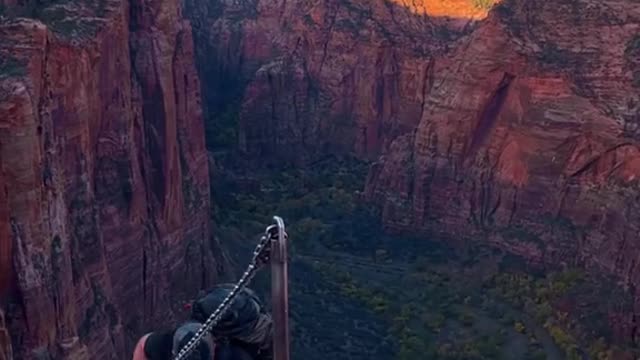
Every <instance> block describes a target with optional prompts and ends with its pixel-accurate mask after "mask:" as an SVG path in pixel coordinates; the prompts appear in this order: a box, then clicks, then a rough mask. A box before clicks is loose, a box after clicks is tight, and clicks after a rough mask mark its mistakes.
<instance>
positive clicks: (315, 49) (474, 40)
mask: <svg viewBox="0 0 640 360" xmlns="http://www.w3.org/2000/svg"><path fill="white" fill-rule="evenodd" d="M474 3H478V4H480V3H488V2H482V1H477V2H475V1H467V2H464V1H450V2H446V3H445V2H443V1H437V0H434V1H399V0H397V1H383V0H380V1H366V2H365V1H359V0H325V1H313V2H311V1H309V2H308V1H304V0H289V1H284V0H283V1H278V0H254V1H240V2H238V1H210V2H206V3H204V2H200V1H195V0H188V1H187V12H188V14H189V16H190V17H191V19H192V22H193V25H194V30H195V40H196V43H197V44H198V46H197V48H198V51H201V52H199V53H198V55H197V58H198V66H199V70H200V74H201V79H202V81H203V82H204V83H205V86H204V89H205V93H204V97H205V98H206V99H207V101H206V104H205V105H206V107H207V109H206V110H207V113H208V114H210V116H211V118H210V119H208V121H207V122H208V124H210V126H211V128H210V129H209V131H210V132H214V133H219V134H224V136H223V137H221V138H215V136H214V137H213V139H214V141H213V143H211V144H209V145H210V146H211V147H213V148H216V146H217V145H220V144H222V145H228V140H229V139H230V138H231V139H234V137H235V136H237V138H238V141H239V147H240V149H241V150H242V151H243V152H244V153H245V154H247V155H249V158H257V157H258V156H257V155H261V156H260V159H264V158H270V159H280V160H286V161H288V162H293V163H298V164H299V163H304V162H309V161H313V160H315V159H318V158H320V157H322V156H323V155H326V154H328V153H332V152H341V151H351V150H354V151H355V152H356V153H358V154H359V155H360V156H362V157H368V158H376V157H378V156H379V155H381V157H380V159H379V161H378V162H377V163H376V165H375V166H374V167H373V169H372V171H371V173H370V176H369V179H368V184H367V187H366V189H365V190H366V191H365V192H366V196H367V197H368V198H369V199H370V200H373V201H375V202H377V203H378V204H380V206H381V207H382V208H383V217H384V221H385V222H386V224H388V225H389V226H390V227H394V228H398V229H404V230H410V231H415V230H425V231H435V232H442V233H444V234H447V235H449V236H455V237H464V238H471V239H477V240H478V241H488V242H491V243H494V244H498V245H500V246H502V247H503V248H506V249H508V250H510V251H512V252H514V253H517V254H522V255H524V256H525V257H526V258H528V259H530V260H531V261H533V262H537V263H541V264H543V263H553V264H582V265H586V266H588V267H593V268H597V269H598V270H604V271H606V272H608V273H612V274H616V275H617V276H618V277H619V278H620V279H621V280H622V284H623V285H624V286H626V287H627V288H628V289H630V291H632V292H635V284H637V283H638V281H639V280H640V272H638V270H637V267H636V258H637V254H638V250H640V249H638V245H637V244H638V242H637V234H638V226H639V224H640V222H639V221H640V218H639V214H640V213H639V212H638V210H639V209H638V206H640V205H638V204H639V203H638V201H637V200H638V194H639V192H638V184H637V179H638V175H639V174H638V171H640V158H638V155H639V148H638V141H640V135H639V133H638V132H639V131H640V130H639V128H638V125H639V122H640V114H639V106H640V94H639V90H638V89H639V86H640V71H639V70H638V69H640V63H639V62H638V61H639V60H638V59H640V38H639V37H638V34H639V33H640V31H639V30H640V29H639V23H640V15H639V14H638V11H639V10H640V8H638V6H636V4H635V3H634V2H632V1H623V0H606V1H594V0H562V1H560V2H553V3H549V2H547V3H545V2H543V1H538V0H530V1H520V0H517V1H504V2H503V3H502V4H501V5H499V6H497V7H496V8H495V9H494V10H492V11H491V13H490V14H489V17H488V18H487V19H485V20H482V21H478V20H481V19H483V18H484V16H485V15H487V12H486V10H482V9H476V8H474V7H473V6H472V5H473V4H474ZM220 148H223V146H221V147H220ZM639 305H640V304H639ZM622 312H623V313H622V314H611V316H612V318H615V319H624V320H621V321H614V322H615V323H616V326H617V329H616V330H618V331H619V333H620V334H621V336H624V337H626V338H633V337H634V336H635V335H634V334H635V333H636V330H635V328H636V324H635V320H634V319H635V316H634V315H633V314H634V313H635V312H637V311H632V310H630V309H625V310H624V311H622Z"/></svg>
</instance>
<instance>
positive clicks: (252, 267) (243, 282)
mask: <svg viewBox="0 0 640 360" xmlns="http://www.w3.org/2000/svg"><path fill="white" fill-rule="evenodd" d="M277 234H278V233H277V226H276V225H270V226H269V227H267V228H266V230H265V232H264V235H262V237H261V238H260V241H259V242H258V245H257V246H256V248H255V249H254V250H253V257H252V258H251V262H249V266H247V269H246V270H245V272H244V273H243V274H242V277H240V280H238V282H237V283H236V285H235V286H234V287H233V290H231V292H230V293H229V295H227V297H226V298H225V299H224V300H223V301H222V303H220V305H218V308H217V309H216V310H215V311H214V312H213V314H211V315H210V316H209V318H208V319H207V321H205V322H204V324H202V326H200V328H199V329H198V331H196V334H195V335H194V336H193V337H192V338H191V340H189V342H188V343H187V345H185V346H184V347H183V348H182V349H181V350H180V352H178V355H177V356H176V357H175V358H174V360H184V359H186V358H187V356H189V354H191V352H193V350H194V349H195V347H196V345H198V343H200V341H202V338H203V337H204V335H205V334H206V333H207V332H208V331H210V330H211V328H212V327H214V326H215V325H216V324H217V323H218V321H220V318H221V317H222V315H223V314H224V312H225V311H226V310H227V308H228V307H229V305H231V303H232V302H233V300H235V297H236V296H237V295H238V294H239V293H240V291H241V290H243V289H244V288H245V287H246V286H247V285H248V284H249V282H250V281H251V279H252V278H253V277H254V276H255V274H256V273H257V272H258V270H259V269H260V267H261V266H262V265H264V264H265V263H266V262H267V261H268V259H269V251H270V241H271V239H272V238H273V237H274V236H277Z"/></svg>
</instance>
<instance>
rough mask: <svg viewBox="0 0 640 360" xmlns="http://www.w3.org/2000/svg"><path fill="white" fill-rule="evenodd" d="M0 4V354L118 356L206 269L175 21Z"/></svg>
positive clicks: (203, 193) (185, 52)
mask: <svg viewBox="0 0 640 360" xmlns="http://www.w3.org/2000/svg"><path fill="white" fill-rule="evenodd" d="M2 5H3V7H5V11H9V12H11V11H14V12H15V15H23V16H24V17H18V16H9V17H6V18H3V19H2V22H1V25H0V39H2V41H1V42H0V55H1V58H0V60H1V62H0V154H1V155H0V169H1V170H2V171H0V184H2V186H1V191H0V193H2V195H0V209H1V210H0V250H1V253H0V269H1V270H0V327H1V329H0V346H2V350H1V351H0V354H2V355H0V358H3V359H12V358H13V359H52V358H58V359H59V358H69V359H123V358H128V357H129V356H130V351H131V349H132V347H133V345H134V343H133V342H134V341H136V340H137V337H139V336H141V335H142V334H143V333H144V331H148V330H150V329H152V328H153V327H154V326H158V325H161V324H167V323H168V322H170V321H172V320H173V319H175V317H176V316H179V315H180V313H179V311H180V309H181V308H182V307H181V302H182V301H184V300H185V299H188V297H189V296H194V295H195V294H196V292H197V291H198V290H199V289H200V288H202V287H203V286H205V285H207V284H212V283H213V282H214V281H215V280H216V274H217V271H218V270H217V267H218V264H219V263H218V262H217V260H216V256H218V255H215V254H217V251H219V249H218V248H217V247H216V244H215V242H214V240H213V238H212V237H211V224H210V215H209V208H210V206H209V172H208V156H207V153H206V151H205V140H204V136H203V122H202V107H201V103H200V102H201V100H200V85H199V78H198V75H197V72H196V69H195V67H194V64H193V58H194V55H193V52H194V50H193V41H192V39H191V28H190V25H189V22H188V21H186V20H184V19H183V16H182V14H181V12H180V6H179V5H178V4H177V3H176V2H175V1H156V2H153V4H150V3H148V2H143V1H138V2H136V1H132V2H127V1H101V2H92V1H79V2H53V1H52V2H49V3H47V4H45V3H41V2H37V3H33V4H24V3H23V4H15V3H14V4H11V3H3V4H2ZM10 15H11V14H10ZM7 329H8V330H7ZM8 332H9V333H10V334H11V338H12V339H13V346H11V343H10V341H9V340H8V337H9V336H8ZM11 353H13V354H11Z"/></svg>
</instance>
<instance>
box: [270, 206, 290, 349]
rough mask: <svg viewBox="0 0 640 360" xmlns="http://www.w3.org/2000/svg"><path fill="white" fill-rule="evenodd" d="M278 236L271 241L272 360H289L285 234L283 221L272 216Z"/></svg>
mask: <svg viewBox="0 0 640 360" xmlns="http://www.w3.org/2000/svg"><path fill="white" fill-rule="evenodd" d="M273 219H274V220H275V221H276V225H277V227H278V236H277V238H275V239H271V302H272V307H273V309H272V316H273V360H289V282H288V276H287V270H288V269H287V234H286V232H285V228H284V221H283V220H282V218H280V217H278V216H274V217H273Z"/></svg>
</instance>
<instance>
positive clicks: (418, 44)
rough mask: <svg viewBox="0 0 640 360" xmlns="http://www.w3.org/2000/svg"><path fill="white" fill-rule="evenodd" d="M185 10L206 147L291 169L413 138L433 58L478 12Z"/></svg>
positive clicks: (397, 6)
mask: <svg viewBox="0 0 640 360" xmlns="http://www.w3.org/2000/svg"><path fill="white" fill-rule="evenodd" d="M186 3H187V7H186V9H187V12H188V14H189V16H190V17H191V19H192V22H193V26H194V33H195V35H196V36H195V40H196V43H197V48H198V49H199V51H200V53H199V54H198V64H199V68H200V74H201V78H202V81H203V82H204V83H205V88H204V89H205V93H204V96H205V99H206V100H207V101H206V102H205V105H206V111H207V113H208V114H209V115H210V117H211V118H210V119H209V122H210V123H211V124H212V125H211V129H210V132H211V133H212V136H211V138H212V143H210V146H211V147H213V148H216V146H218V145H223V146H224V145H227V144H228V139H229V137H232V138H233V137H234V136H237V138H238V142H239V148H240V150H241V152H242V153H244V154H246V155H248V156H249V157H253V158H255V157H256V156H257V155H258V154H259V155H260V159H261V161H263V160H264V159H278V160H286V161H287V162H290V163H297V164H301V163H305V162H310V161H313V160H316V159H318V158H319V157H322V156H323V155H326V154H327V153H335V152H345V151H351V150H354V151H356V152H357V153H358V154H359V155H361V156H363V157H369V158H374V157H375V156H376V155H377V154H379V153H380V151H381V150H382V149H384V148H385V147H386V146H387V145H388V143H389V142H390V141H391V140H392V139H394V138H395V137H396V136H398V135H399V134H403V133H406V132H407V131H410V130H411V129H413V128H414V127H415V126H416V125H417V123H418V121H419V120H420V114H421V109H422V107H423V103H424V101H425V99H426V98H425V94H424V90H425V88H427V87H428V86H427V81H428V79H429V78H430V77H429V74H430V73H431V72H432V71H433V69H432V65H433V63H432V61H431V59H432V57H433V55H434V54H438V53H441V52H443V51H445V50H446V49H447V48H448V47H449V46H450V44H451V43H452V42H453V41H454V40H455V39H457V38H459V37H460V36H462V35H464V34H467V33H469V32H470V31H471V30H472V29H473V28H475V26H476V24H477V20H478V19H481V18H482V17H484V16H485V15H486V12H487V11H486V9H482V8H478V7H474V5H473V2H472V1H471V0H457V1H433V2H422V1H399V0H398V1H388V0H374V1H364V0H323V1H306V0H295V1H283V0H260V1H258V0H248V1H208V2H201V1H197V0H187V2H186ZM430 12H432V13H433V14H432V13H430ZM216 134H225V136H216Z"/></svg>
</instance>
